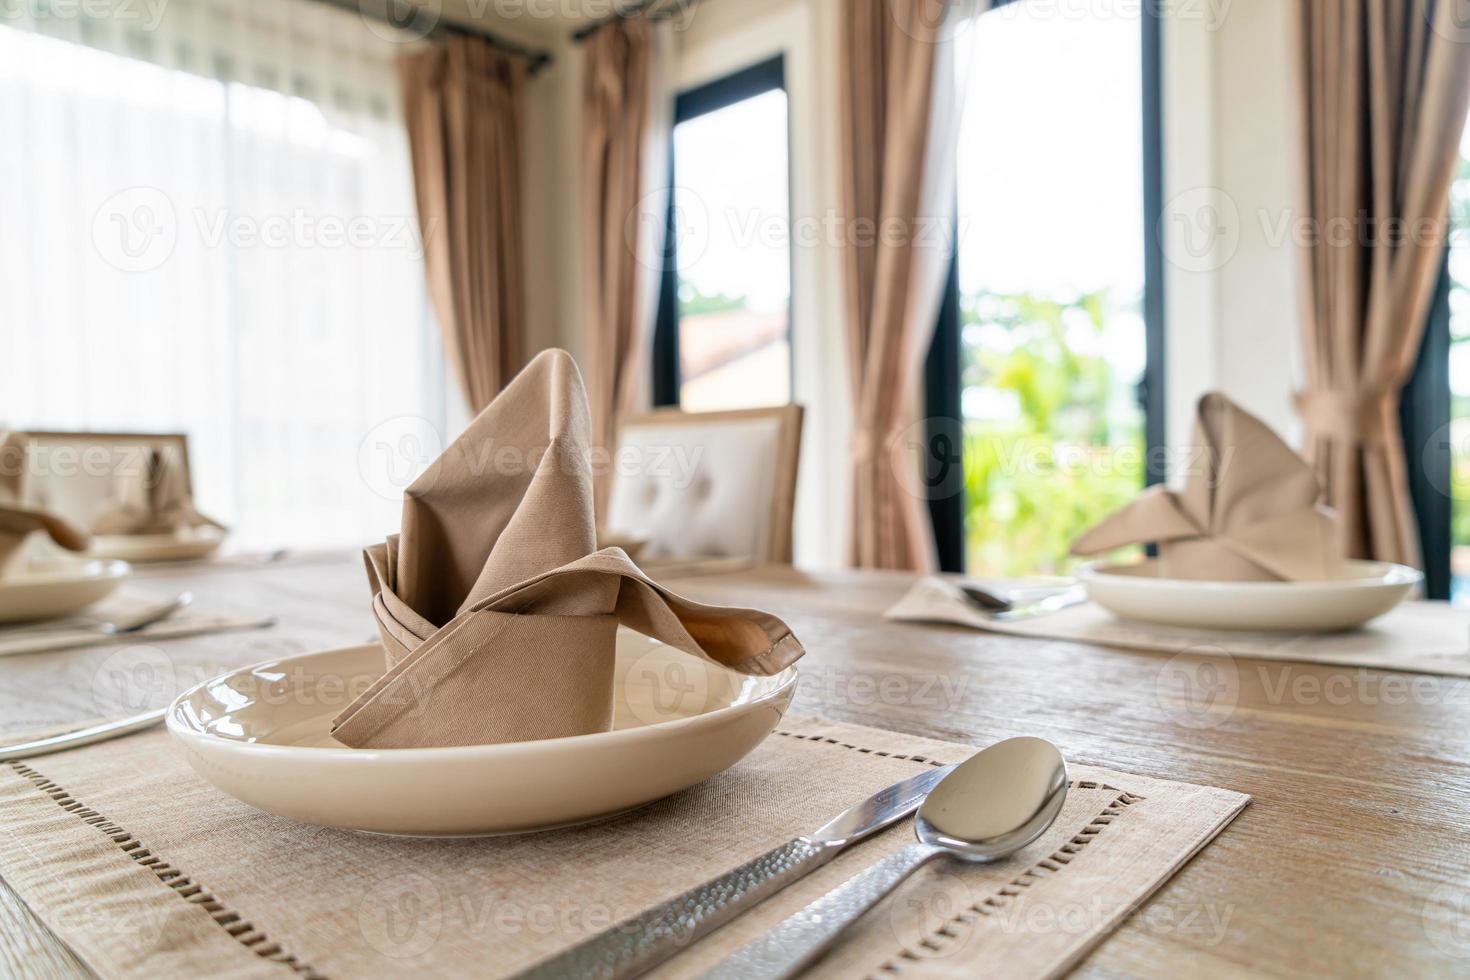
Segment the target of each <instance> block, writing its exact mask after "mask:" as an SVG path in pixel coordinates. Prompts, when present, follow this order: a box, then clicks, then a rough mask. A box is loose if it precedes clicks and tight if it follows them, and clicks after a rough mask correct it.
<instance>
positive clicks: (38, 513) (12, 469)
mask: <svg viewBox="0 0 1470 980" xmlns="http://www.w3.org/2000/svg"><path fill="white" fill-rule="evenodd" d="M26 459H27V450H26V436H25V433H23V432H6V433H4V434H0V577H4V576H5V574H6V573H7V572H9V571H11V570H12V569H13V568H14V566H15V564H16V560H17V559H18V558H19V557H20V556H21V553H22V548H23V546H24V545H25V540H26V538H28V537H29V536H30V535H31V534H32V533H34V532H36V531H42V532H44V533H46V534H47V535H49V536H50V538H51V540H52V541H55V542H56V543H57V544H59V545H60V546H61V547H63V548H66V549H67V550H69V551H86V550H87V546H88V545H90V544H91V543H92V541H91V538H89V537H88V536H87V532H85V531H83V530H82V529H81V528H79V527H77V526H75V525H74V524H72V523H71V522H70V521H67V520H66V519H65V518H63V517H60V516H58V515H56V514H53V513H51V512H50V511H46V510H38V509H36V508H34V507H27V506H25V505H24V504H23V503H22V494H23V488H22V483H23V477H24V475H25V469H26Z"/></svg>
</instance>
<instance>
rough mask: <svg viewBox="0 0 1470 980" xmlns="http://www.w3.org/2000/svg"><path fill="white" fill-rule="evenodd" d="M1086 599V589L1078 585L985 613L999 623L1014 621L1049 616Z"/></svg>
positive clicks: (1080, 603) (1078, 604)
mask: <svg viewBox="0 0 1470 980" xmlns="http://www.w3.org/2000/svg"><path fill="white" fill-rule="evenodd" d="M1086 601H1087V589H1086V588H1084V587H1083V586H1080V585H1074V586H1072V587H1071V588H1068V589H1064V590H1062V591H1061V592H1055V593H1053V594H1051V595H1049V596H1047V597H1046V598H1044V599H1038V600H1036V601H1035V602H1028V603H1026V604H1025V605H1013V606H1011V608H1010V609H1007V610H1005V611H1004V612H987V613H986V614H985V615H987V616H988V617H990V618H991V619H993V620H995V621H997V622H1000V623H1014V622H1017V621H1018V620H1022V619H1035V618H1036V617H1038V616H1049V615H1051V614H1052V613H1054V612H1061V611H1062V610H1063V609H1068V608H1070V607H1072V606H1080V605H1082V604H1083V603H1084V602H1086Z"/></svg>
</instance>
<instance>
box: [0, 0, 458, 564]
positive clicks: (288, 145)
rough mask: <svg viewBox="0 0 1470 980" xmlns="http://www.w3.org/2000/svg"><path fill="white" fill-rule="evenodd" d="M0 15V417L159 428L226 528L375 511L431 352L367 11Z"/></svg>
mask: <svg viewBox="0 0 1470 980" xmlns="http://www.w3.org/2000/svg"><path fill="white" fill-rule="evenodd" d="M80 8H86V9H87V10H88V11H92V12H94V13H95V12H96V11H97V10H98V5H97V4H66V5H46V4H43V3H37V5H36V6H34V7H31V8H29V9H28V10H25V11H23V12H19V13H18V12H17V9H16V8H15V7H14V6H8V7H7V8H6V11H5V16H4V17H3V18H0V424H4V425H10V426H17V427H23V428H90V429H104V430H147V431H183V432H187V433H188V434H189V436H190V453H191V457H192V459H193V466H194V482H195V490H196V496H197V497H198V500H199V503H200V506H201V507H202V508H203V509H204V510H206V511H207V512H209V513H212V514H215V515H217V516H219V517H220V518H221V519H222V520H224V521H226V522H227V523H229V524H231V525H232V526H233V528H234V529H235V532H236V539H235V540H236V543H237V545H238V546H241V547H245V548H251V547H268V546H278V545H286V544H289V545H292V546H296V547H311V546H327V545H339V544H356V543H361V542H363V541H366V540H370V539H372V538H375V537H377V536H378V535H380V534H382V533H383V532H384V531H385V530H388V529H391V528H393V527H395V526H396V521H397V516H398V509H399V505H398V502H397V500H396V499H395V498H396V495H397V492H398V491H399V490H401V488H402V486H401V484H402V483H403V482H404V480H405V479H406V474H407V473H408V472H410V471H411V470H412V469H413V468H414V464H416V463H421V462H422V459H421V457H423V456H425V455H427V454H431V453H432V452H434V451H435V448H436V447H435V445H434V443H435V441H436V439H437V436H436V433H442V432H443V429H444V421H445V420H444V404H445V400H444V372H443V363H442V356H441V354H440V352H439V349H438V346H437V343H438V341H437V337H436V334H435V330H434V328H433V324H432V322H431V320H430V314H429V308H428V303H427V300H426V298H425V294H424V285H423V283H424V278H423V264H422V247H421V241H420V238H419V233H418V231H417V226H416V223H415V220H414V212H413V207H414V205H413V188H412V176H411V173H410V170H409V161H408V151H407V146H406V142H405V136H404V132H403V126H402V122H401V119H400V114H399V100H398V93H397V82H396V75H395V72H394V67H393V58H394V57H395V56H396V55H397V54H398V52H399V51H400V50H402V46H401V43H400V42H399V40H398V39H396V38H395V37H394V36H393V35H392V34H391V32H390V31H389V30H388V29H387V28H385V27H381V26H377V25H372V26H370V25H368V24H367V23H366V22H364V21H363V20H362V19H360V18H359V17H357V16H356V15H355V14H352V13H348V12H345V11H342V10H338V9H333V8H330V7H328V6H326V5H324V4H321V3H314V2H309V0H254V2H252V3H249V4H244V3H235V2H231V0H168V2H167V3H164V4H159V3H144V2H138V0H134V2H127V3H124V2H119V3H117V4H116V5H115V6H114V7H113V8H112V9H111V10H110V11H108V12H107V15H106V16H98V17H86V16H81V10H80Z"/></svg>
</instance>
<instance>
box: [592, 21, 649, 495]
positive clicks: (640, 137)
mask: <svg viewBox="0 0 1470 980" xmlns="http://www.w3.org/2000/svg"><path fill="white" fill-rule="evenodd" d="M667 29H668V25H667V24H655V23H652V22H650V21H648V20H647V19H644V18H630V19H617V20H613V21H610V22H609V23H607V24H605V25H604V26H602V27H601V28H599V29H598V30H597V32H596V33H594V34H593V35H592V36H591V37H589V38H588V39H587V41H586V42H585V44H584V52H585V54H584V57H585V59H586V60H585V63H584V68H583V88H582V144H581V150H582V199H581V204H580V212H581V221H582V228H581V243H582V285H581V289H582V308H583V323H584V325H585V330H586V335H587V351H588V354H589V357H588V359H587V360H586V361H585V362H584V365H583V367H584V370H585V373H586V375H587V378H586V380H587V393H588V398H589V400H590V402H591V405H592V424H593V440H594V442H593V444H594V447H595V448H596V449H598V450H601V451H603V452H610V451H611V450H613V449H615V448H616V445H617V432H618V425H619V420H620V419H621V418H622V417H623V416H624V415H625V414H627V413H629V412H632V411H635V410H637V409H639V408H642V407H645V406H646V405H647V404H648V401H649V366H650V365H649V361H650V359H651V357H652V339H653V321H654V317H655V316H656V314H657V308H658V307H657V296H658V279H659V274H660V271H661V269H662V265H663V238H664V235H663V231H664V225H665V222H666V216H665V215H666V212H665V208H666V206H667V204H668V186H667V184H668V181H667V176H666V169H667V158H668V143H667V140H668V138H669V125H670V122H671V114H672V108H671V100H670V98H669V94H668V92H667V90H666V87H665V86H666V82H667V66H666V65H665V64H664V61H665V58H666V57H667V56H668V54H669V52H670V51H671V46H670V45H669V44H668V38H667ZM666 103H669V104H668V105H666ZM609 475H610V474H609V471H608V469H607V468H606V467H605V466H602V467H599V468H597V470H596V476H597V479H596V483H595V486H596V497H597V513H598V516H599V519H600V518H601V516H602V515H603V513H604V512H605V507H606V503H607V491H608V483H609V481H608V476H609Z"/></svg>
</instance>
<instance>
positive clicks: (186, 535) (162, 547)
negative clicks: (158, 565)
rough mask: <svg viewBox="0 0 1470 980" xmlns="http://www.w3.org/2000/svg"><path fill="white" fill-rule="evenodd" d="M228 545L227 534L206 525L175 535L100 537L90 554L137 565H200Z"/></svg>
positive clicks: (95, 539) (98, 536)
mask: <svg viewBox="0 0 1470 980" xmlns="http://www.w3.org/2000/svg"><path fill="white" fill-rule="evenodd" d="M224 541H225V532H224V531H221V530H220V529H219V528H217V527H212V526H210V525H208V524H206V525H203V526H201V527H191V528H184V529H181V530H179V531H175V532H173V533H172V534H97V535H93V536H92V547H91V548H89V549H88V550H87V553H88V554H89V555H91V556H92V557H94V558H118V559H121V560H123V561H134V562H150V561H197V560H198V559H200V558H208V557H209V556H210V555H212V554H214V553H215V552H216V551H217V550H219V546H220V545H222V544H224Z"/></svg>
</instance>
